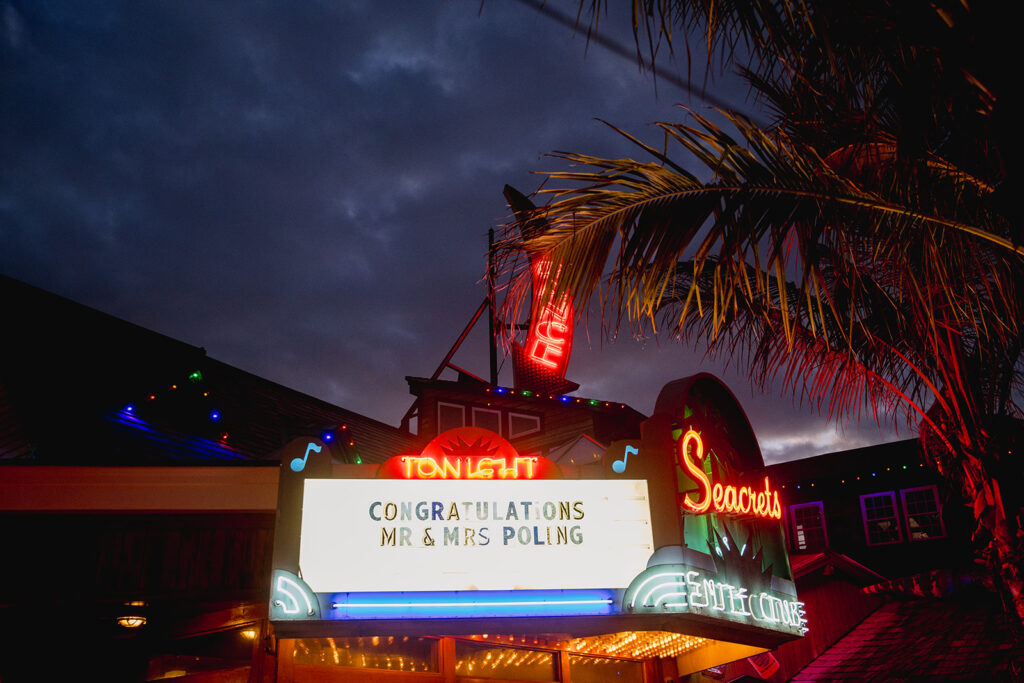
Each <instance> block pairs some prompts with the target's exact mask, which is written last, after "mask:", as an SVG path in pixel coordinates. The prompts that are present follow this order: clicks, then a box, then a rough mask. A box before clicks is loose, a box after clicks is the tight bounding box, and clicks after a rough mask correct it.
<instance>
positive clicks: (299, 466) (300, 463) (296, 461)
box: [291, 441, 321, 472]
mask: <svg viewBox="0 0 1024 683" xmlns="http://www.w3.org/2000/svg"><path fill="white" fill-rule="evenodd" d="M320 450H321V447H320V446H317V445H316V444H315V443H313V442H312V441H310V442H309V445H308V446H306V454H305V455H304V456H302V457H301V458H293V459H292V462H291V468H292V472H301V471H302V470H304V469H305V468H306V460H307V459H308V458H309V452H310V451H313V452H314V453H319V452H320Z"/></svg>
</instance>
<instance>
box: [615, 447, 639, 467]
mask: <svg viewBox="0 0 1024 683" xmlns="http://www.w3.org/2000/svg"><path fill="white" fill-rule="evenodd" d="M639 452H640V449H639V448H637V447H636V446H626V455H625V457H623V458H622V460H616V461H615V462H613V463H612V470H613V471H614V472H615V473H616V474H622V473H623V472H625V471H626V463H628V462H629V454H630V453H632V454H633V455H636V454H637V453H639Z"/></svg>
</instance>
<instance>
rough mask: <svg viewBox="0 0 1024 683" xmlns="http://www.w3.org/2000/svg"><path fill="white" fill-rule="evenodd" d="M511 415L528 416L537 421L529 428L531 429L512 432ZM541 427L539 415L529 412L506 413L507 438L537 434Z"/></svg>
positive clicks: (519, 437) (520, 437)
mask: <svg viewBox="0 0 1024 683" xmlns="http://www.w3.org/2000/svg"><path fill="white" fill-rule="evenodd" d="M513 417H525V418H528V419H530V420H536V421H537V426H536V427H535V428H533V429H531V430H528V431H525V432H519V433H518V434H513V433H512V418H513ZM542 429H543V424H542V420H541V418H540V415H531V414H530V413H519V412H511V411H510V412H509V414H508V432H507V433H508V438H509V439H510V440H511V439H522V438H523V437H527V436H532V435H534V434H539V433H540V432H541V430H542Z"/></svg>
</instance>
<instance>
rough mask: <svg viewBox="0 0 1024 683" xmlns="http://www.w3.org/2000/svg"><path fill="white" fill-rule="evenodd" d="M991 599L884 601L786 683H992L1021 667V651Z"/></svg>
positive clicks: (969, 595)
mask: <svg viewBox="0 0 1024 683" xmlns="http://www.w3.org/2000/svg"><path fill="white" fill-rule="evenodd" d="M1019 630H1020V624H1019V623H1017V624H1013V623H1012V619H1010V618H1008V617H1007V615H1005V614H1004V613H1003V612H1002V610H1001V609H1000V606H999V604H998V602H997V601H996V600H995V598H994V596H992V595H991V594H990V593H983V592H982V591H965V592H964V593H962V594H961V595H960V596H958V598H957V599H946V600H938V599H916V600H898V601H892V602H888V603H886V604H884V605H882V606H881V607H880V608H878V609H877V610H876V611H875V612H873V613H872V614H871V615H870V616H868V617H867V618H866V619H865V620H864V621H862V622H861V623H860V624H859V625H858V626H857V627H855V628H854V629H853V630H852V631H850V632H849V633H848V634H847V635H846V636H844V637H843V638H841V639H840V640H839V641H837V642H836V643H835V644H834V645H832V647H830V648H829V649H827V650H826V651H825V652H823V653H822V654H821V655H820V656H819V657H817V658H816V659H814V660H813V661H811V662H810V663H809V664H808V665H807V666H805V667H804V668H803V669H801V670H800V671H799V672H798V673H797V674H796V675H795V676H794V677H793V678H792V679H790V680H791V681H794V682H799V681H932V680H943V681H968V680H970V681H975V680H985V681H996V680H1016V679H1015V678H1014V677H1013V676H1012V675H1011V673H1010V672H1011V669H1012V668H1013V667H1014V666H1015V667H1016V670H1017V671H1020V670H1021V667H1022V666H1024V646H1022V644H1021V642H1020V641H1019V640H1017V639H1015V634H1017V633H1018V632H1019Z"/></svg>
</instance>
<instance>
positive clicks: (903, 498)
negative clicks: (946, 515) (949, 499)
mask: <svg viewBox="0 0 1024 683" xmlns="http://www.w3.org/2000/svg"><path fill="white" fill-rule="evenodd" d="M926 490H930V491H931V492H932V500H933V501H934V502H935V514H936V515H937V516H938V518H939V530H940V531H941V532H942V535H941V536H931V537H928V538H914V534H913V533H912V532H911V526H910V508H908V507H907V493H912V492H915V491H926ZM900 503H901V504H902V505H903V522H904V524H905V525H906V529H907V541H909V542H911V543H920V542H921V541H934V540H937V539H940V538H945V537H946V522H945V521H944V520H943V519H942V501H940V500H939V489H938V487H937V486H935V484H928V485H925V486H913V487H911V488H909V489H900Z"/></svg>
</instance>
